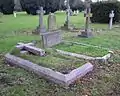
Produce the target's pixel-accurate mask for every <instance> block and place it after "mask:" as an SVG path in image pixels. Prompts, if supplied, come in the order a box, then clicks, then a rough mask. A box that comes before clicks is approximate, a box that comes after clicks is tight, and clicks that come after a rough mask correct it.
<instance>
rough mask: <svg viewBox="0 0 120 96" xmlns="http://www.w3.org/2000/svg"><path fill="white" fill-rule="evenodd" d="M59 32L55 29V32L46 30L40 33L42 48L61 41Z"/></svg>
mask: <svg viewBox="0 0 120 96" xmlns="http://www.w3.org/2000/svg"><path fill="white" fill-rule="evenodd" d="M60 33H61V32H60V30H57V31H55V32H47V33H43V34H41V36H42V43H43V47H44V48H46V47H52V46H54V45H56V44H59V43H61V42H62V38H61V34H60Z"/></svg>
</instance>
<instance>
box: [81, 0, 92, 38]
mask: <svg viewBox="0 0 120 96" xmlns="http://www.w3.org/2000/svg"><path fill="white" fill-rule="evenodd" d="M90 2H91V1H90V0H86V1H85V6H86V10H85V17H86V21H85V30H84V31H81V35H79V36H81V37H87V38H89V37H92V36H93V34H92V30H91V29H90V17H92V14H91V8H90Z"/></svg>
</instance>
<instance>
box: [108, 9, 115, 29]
mask: <svg viewBox="0 0 120 96" xmlns="http://www.w3.org/2000/svg"><path fill="white" fill-rule="evenodd" d="M114 16H115V14H114V11H113V10H112V11H111V13H110V14H109V18H110V21H109V29H112V25H113V18H114Z"/></svg>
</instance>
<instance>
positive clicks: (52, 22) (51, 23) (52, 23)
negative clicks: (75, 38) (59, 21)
mask: <svg viewBox="0 0 120 96" xmlns="http://www.w3.org/2000/svg"><path fill="white" fill-rule="evenodd" d="M56 29H57V26H56V16H55V14H54V13H50V14H49V16H48V31H53V30H56Z"/></svg>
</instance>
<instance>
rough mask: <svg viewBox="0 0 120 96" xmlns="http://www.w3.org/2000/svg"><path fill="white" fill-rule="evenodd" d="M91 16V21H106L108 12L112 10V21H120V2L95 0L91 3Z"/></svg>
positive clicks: (107, 20)
mask: <svg viewBox="0 0 120 96" xmlns="http://www.w3.org/2000/svg"><path fill="white" fill-rule="evenodd" d="M91 9H92V10H91V11H92V14H93V17H92V18H91V21H92V22H98V23H108V22H109V13H110V12H111V10H114V13H115V17H114V19H113V22H119V21H120V2H108V1H107V2H97V3H93V4H92V5H91Z"/></svg>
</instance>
